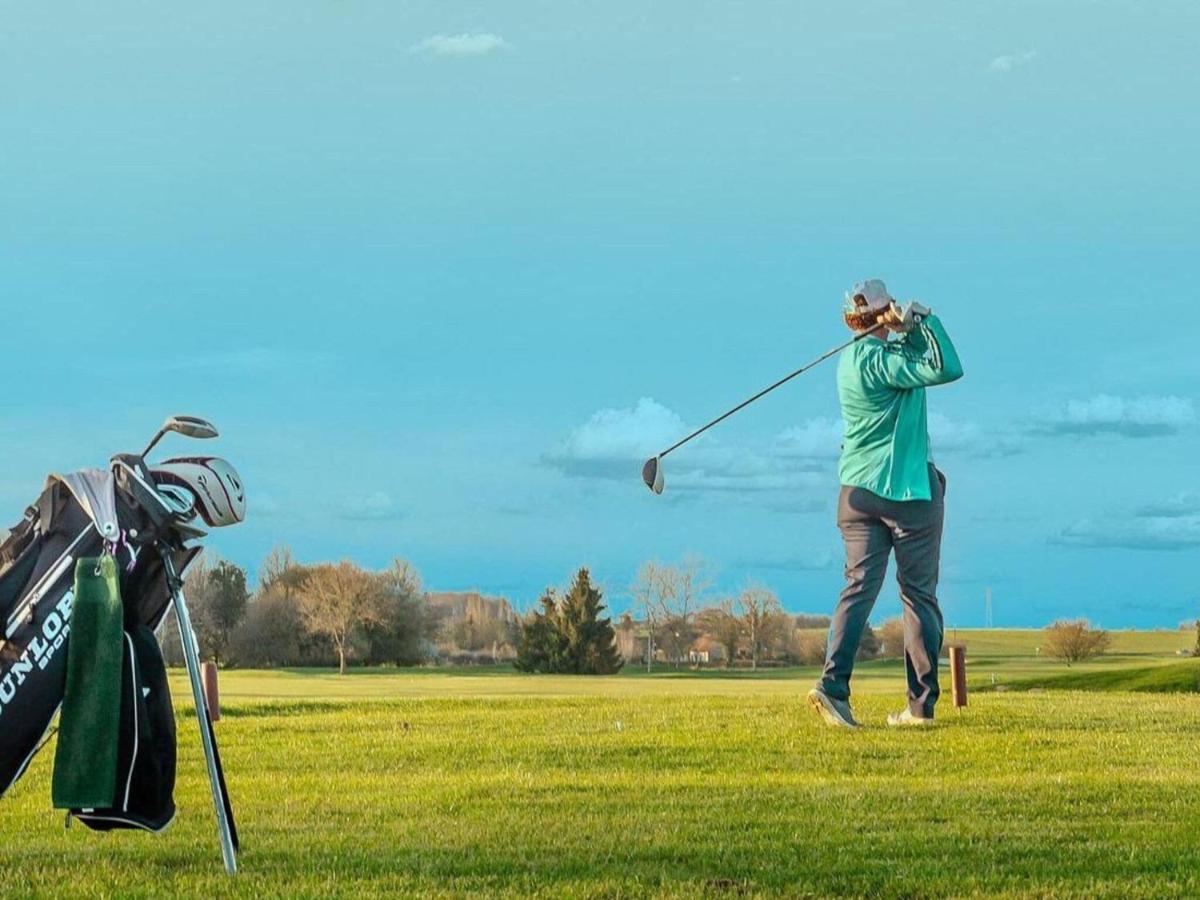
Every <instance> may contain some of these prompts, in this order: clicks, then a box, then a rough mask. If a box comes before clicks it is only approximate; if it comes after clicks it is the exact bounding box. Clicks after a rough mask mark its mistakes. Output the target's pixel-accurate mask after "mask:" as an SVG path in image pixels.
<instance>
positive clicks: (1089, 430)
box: [1033, 394, 1196, 437]
mask: <svg viewBox="0 0 1200 900" xmlns="http://www.w3.org/2000/svg"><path fill="white" fill-rule="evenodd" d="M1195 421H1196V410H1195V407H1194V406H1193V405H1192V401H1191V400H1190V399H1188V398H1185V397H1174V396H1165V397H1131V398H1125V397H1114V396H1111V395H1109V394H1098V395H1096V396H1095V397H1091V398H1089V399H1086V400H1070V401H1068V402H1067V404H1066V405H1065V406H1064V407H1062V408H1060V409H1058V410H1056V411H1055V412H1054V413H1052V414H1050V415H1047V416H1043V417H1042V420H1041V421H1040V422H1037V423H1036V424H1035V425H1034V427H1033V430H1034V431H1035V432H1036V433H1039V434H1051V435H1081V434H1118V435H1122V436H1125V437H1156V436H1160V435H1164V434H1173V433H1176V432H1179V431H1182V430H1183V429H1184V428H1187V427H1189V426H1190V425H1192V424H1194V423H1195Z"/></svg>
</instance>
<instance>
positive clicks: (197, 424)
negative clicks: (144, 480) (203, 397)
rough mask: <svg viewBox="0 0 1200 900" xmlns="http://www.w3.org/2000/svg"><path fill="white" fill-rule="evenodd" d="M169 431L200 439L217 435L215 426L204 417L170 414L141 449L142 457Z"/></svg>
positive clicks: (207, 438)
mask: <svg viewBox="0 0 1200 900" xmlns="http://www.w3.org/2000/svg"><path fill="white" fill-rule="evenodd" d="M171 431H174V432H176V433H178V434H182V435H183V436H184V437H190V438H196V439H197V440H202V441H203V440H209V439H211V438H215V437H218V436H219V432H218V431H217V426H215V425H213V424H212V423H211V422H206V421H205V420H204V419H200V418H197V417H196V416H171V417H170V418H168V419H167V421H165V422H163V425H162V428H160V429H158V434H156V435H154V438H153V439H152V440H151V441H150V443H149V444H148V445H147V446H146V449H145V450H143V451H142V456H143V458H144V457H146V456H148V455H149V453H150V451H151V450H153V449H154V448H155V447H156V446H157V445H158V442H159V441H161V440H162V439H163V437H164V436H165V435H166V434H167V433H168V432H171Z"/></svg>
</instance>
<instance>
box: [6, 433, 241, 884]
mask: <svg viewBox="0 0 1200 900" xmlns="http://www.w3.org/2000/svg"><path fill="white" fill-rule="evenodd" d="M172 423H174V424H172ZM194 423H200V420H190V419H185V418H184V417H177V418H176V419H174V420H168V424H167V425H166V426H164V429H163V431H161V432H160V433H159V435H158V436H157V437H156V438H155V442H157V440H158V439H159V438H160V437H161V436H162V434H164V433H165V432H166V431H178V432H180V433H183V434H185V435H187V436H190V437H212V436H215V435H216V429H215V428H212V426H209V425H207V423H200V424H202V425H204V426H206V427H207V428H208V429H210V430H211V434H207V433H197V432H199V430H200V425H199V424H194ZM189 429H190V430H189ZM151 446H153V443H152V445H151ZM146 452H149V448H148V449H147V451H146ZM224 465H225V466H226V467H227V466H228V464H224ZM230 471H232V470H231V469H230ZM239 487H240V485H239ZM238 501H239V502H240V503H241V504H242V505H241V507H239V510H238V515H239V516H240V514H241V512H242V511H244V496H240V497H239V498H238ZM202 512H203V509H202V507H201V505H200V504H199V502H198V501H197V499H196V497H195V496H194V492H189V491H188V490H187V488H186V487H181V486H179V485H178V484H173V485H171V486H170V487H164V486H163V485H160V484H159V482H158V481H157V479H156V477H155V474H154V470H153V469H151V468H150V467H148V466H147V464H146V463H145V461H144V459H143V457H142V456H137V455H133V454H122V455H118V456H115V457H113V459H112V461H111V465H110V468H109V469H107V470H98V469H96V470H87V471H84V472H77V473H73V474H70V475H62V476H59V475H53V476H51V477H50V478H49V479H48V480H47V482H46V487H45V489H44V490H43V491H42V494H41V496H40V497H38V499H37V501H36V502H35V503H34V504H33V505H32V506H30V507H29V508H28V509H27V510H26V511H25V515H24V517H23V518H22V520H21V521H20V522H19V523H18V524H17V525H16V526H15V527H14V528H13V529H12V530H11V531H10V532H9V533H8V535H7V537H6V538H5V539H4V540H3V543H0V796H3V794H4V793H5V792H6V791H7V790H8V789H9V788H10V787H11V786H12V785H13V784H14V783H15V782H16V781H17V780H18V779H19V778H20V777H21V775H22V774H23V773H24V772H25V770H26V768H27V767H28V765H29V763H30V761H31V760H32V759H33V757H34V755H35V754H36V753H37V752H38V750H39V749H41V747H42V745H43V744H44V743H45V740H46V739H47V737H48V731H49V729H50V725H51V722H52V721H53V719H54V717H55V714H56V713H57V711H58V709H59V707H60V706H61V704H62V700H63V695H64V691H65V688H66V671H67V664H66V663H67V647H68V644H69V641H70V634H71V612H72V602H73V599H74V596H73V592H74V574H75V564H76V562H77V561H78V560H79V559H81V558H90V557H100V556H102V555H105V554H111V555H112V556H114V557H115V560H116V562H117V566H116V568H117V570H118V573H119V587H120V595H121V602H122V606H123V613H122V615H123V620H124V625H123V628H124V635H123V638H124V642H125V645H126V648H125V654H124V661H123V672H122V695H123V696H122V702H121V716H120V738H119V743H118V751H117V771H118V789H117V796H116V797H114V803H113V806H112V808H109V809H88V810H73V811H72V815H73V816H74V817H75V818H76V819H78V820H79V821H80V822H82V823H83V824H85V825H87V826H89V827H91V828H95V829H97V830H110V829H114V828H138V829H143V830H149V831H161V830H162V829H164V828H165V827H166V826H167V825H169V824H170V822H171V820H172V818H173V817H174V811H175V807H174V800H173V791H174V783H175V714H174V710H173V708H172V705H171V698H170V692H169V689H168V686H167V678H166V667H165V665H164V664H163V659H162V653H161V650H160V648H159V646H158V641H157V639H156V638H155V636H154V630H155V629H156V628H157V627H158V626H159V624H160V623H161V622H162V620H163V618H164V617H165V616H166V613H167V611H168V609H169V608H171V607H172V603H173V604H174V610H175V612H176V615H177V618H178V620H179V628H180V637H181V639H182V642H183V646H184V657H185V660H186V662H187V664H188V673H189V676H190V678H191V683H192V689H193V699H194V700H195V701H196V707H197V717H198V720H199V723H200V729H201V743H202V745H203V748H204V751H205V756H206V759H207V762H208V768H209V778H210V784H211V787H212V790H213V800H214V803H215V804H216V809H217V819H218V825H219V830H220V833H221V839H222V853H223V856H224V857H225V863H226V868H227V870H228V871H230V872H232V871H234V870H235V868H236V850H237V844H238V841H237V832H236V827H235V826H234V823H233V813H232V808H231V806H230V803H229V798H228V793H227V791H226V789H225V779H224V773H223V772H222V771H221V768H220V758H219V756H218V755H217V751H216V742H215V735H214V734H213V729H212V722H211V718H210V716H209V714H208V708H207V704H206V702H205V700H204V696H203V692H202V690H201V688H200V680H199V671H198V670H199V663H198V660H197V655H196V645H195V636H194V633H193V632H192V629H191V621H190V617H189V615H188V613H187V607H186V604H185V602H184V599H183V593H182V586H183V578H182V576H183V573H185V572H186V571H187V568H188V566H189V565H190V564H191V563H192V562H193V561H194V560H195V558H196V557H197V556H198V555H199V554H200V552H201V548H200V547H198V546H195V543H194V542H195V540H196V539H198V538H200V537H203V536H204V535H205V532H204V531H201V530H200V529H198V528H196V527H195V526H194V525H193V524H192V522H193V520H194V519H195V518H196V517H197V514H198V513H202ZM205 518H206V519H207V518H208V517H207V516H205ZM221 524H225V523H221Z"/></svg>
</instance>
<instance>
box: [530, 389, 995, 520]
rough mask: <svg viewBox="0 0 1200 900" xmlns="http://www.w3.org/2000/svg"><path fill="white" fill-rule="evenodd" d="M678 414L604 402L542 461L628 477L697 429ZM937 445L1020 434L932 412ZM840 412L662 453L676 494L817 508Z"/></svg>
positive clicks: (981, 447)
mask: <svg viewBox="0 0 1200 900" xmlns="http://www.w3.org/2000/svg"><path fill="white" fill-rule="evenodd" d="M693 427H694V426H690V425H689V424H688V423H686V422H685V421H684V420H683V418H682V417H681V416H679V415H678V414H677V413H675V412H673V411H672V410H670V409H668V408H667V407H665V406H663V405H662V404H660V403H658V402H656V401H655V400H652V399H650V398H648V397H643V398H642V399H641V400H639V401H638V402H637V404H636V405H635V406H633V407H631V408H629V407H627V408H624V409H602V410H600V411H599V412H597V413H595V414H594V415H592V416H591V418H589V419H588V420H587V421H586V422H584V423H583V424H582V425H580V426H578V427H577V428H575V429H573V430H572V431H571V432H570V433H569V434H568V435H567V437H566V438H565V439H564V440H563V441H561V442H560V443H559V444H558V446H556V447H555V448H554V449H552V450H551V451H550V452H548V453H546V454H545V455H544V456H543V457H542V462H543V463H544V464H545V465H548V466H550V467H552V468H555V469H558V470H559V471H561V472H562V473H563V474H565V475H568V476H571V477H575V478H590V479H605V480H615V481H626V480H631V479H633V478H636V477H637V475H638V473H639V472H640V470H641V465H642V463H643V462H644V461H645V460H646V459H648V458H650V457H651V456H653V455H654V454H655V453H658V452H661V451H662V450H663V449H664V448H666V447H669V446H671V445H672V444H674V443H675V442H676V441H678V440H679V439H680V438H681V437H683V436H684V435H686V434H688V433H689V432H691V431H692V430H693ZM929 427H930V433H931V438H932V440H933V445H934V452H935V453H939V452H945V453H947V454H953V453H963V454H967V455H973V456H991V455H996V454H998V453H1011V452H1015V451H1016V449H1017V448H1018V445H1017V442H1016V441H1015V440H1012V439H1010V438H1007V437H1004V436H1000V437H997V436H994V435H989V434H986V433H985V432H984V431H983V430H981V429H979V428H978V427H977V426H974V425H971V424H964V423H958V422H954V421H952V420H950V419H948V418H946V417H945V416H941V415H933V416H930V420H929ZM841 444H842V423H841V420H840V419H833V418H827V417H817V418H813V419H809V420H808V421H806V422H804V423H802V424H800V425H797V426H794V427H792V428H788V429H786V430H785V431H783V432H781V433H780V434H778V435H777V436H775V437H774V438H772V439H770V440H767V441H757V442H740V443H737V444H732V443H726V442H723V441H721V440H720V439H719V438H717V437H715V436H712V435H704V436H702V437H700V438H697V439H696V441H695V443H693V444H689V445H688V446H687V447H686V448H683V449H681V450H680V451H679V455H678V457H676V456H674V455H672V456H671V457H670V458H668V459H667V460H666V461H664V463H663V465H664V471H665V474H666V478H667V483H668V485H669V486H670V490H671V493H672V494H673V495H675V494H678V493H684V494H686V493H689V492H691V493H697V492H709V493H717V492H738V493H744V494H749V493H763V494H770V495H772V498H773V499H772V500H771V501H770V504H771V505H772V508H777V509H779V510H780V511H785V510H786V511H791V512H812V511H818V510H819V509H823V506H818V505H817V504H816V501H815V499H814V496H813V494H812V493H811V491H812V490H813V489H814V488H817V489H820V488H827V487H828V486H829V482H830V475H831V473H832V472H833V471H834V468H835V466H836V461H837V458H838V456H839V454H840V453H841Z"/></svg>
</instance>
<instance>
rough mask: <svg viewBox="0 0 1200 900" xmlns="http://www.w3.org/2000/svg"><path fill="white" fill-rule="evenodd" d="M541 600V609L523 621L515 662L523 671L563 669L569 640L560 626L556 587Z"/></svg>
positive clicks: (555, 670) (559, 670) (557, 670)
mask: <svg viewBox="0 0 1200 900" xmlns="http://www.w3.org/2000/svg"><path fill="white" fill-rule="evenodd" d="M540 602H541V604H542V609H541V612H538V611H536V610H535V611H534V612H532V613H530V614H529V616H528V617H527V618H526V620H525V621H524V622H523V623H522V625H521V642H520V645H519V646H518V647H517V661H516V663H515V665H516V667H517V669H519V670H520V671H522V672H561V671H562V668H561V666H562V664H563V657H564V652H565V649H566V642H565V641H564V639H563V635H562V631H561V630H560V628H559V610H558V602H557V601H556V599H555V597H554V591H553V590H548V591H546V593H545V594H543V595H542V599H541V601H540Z"/></svg>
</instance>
